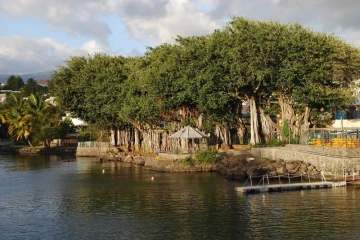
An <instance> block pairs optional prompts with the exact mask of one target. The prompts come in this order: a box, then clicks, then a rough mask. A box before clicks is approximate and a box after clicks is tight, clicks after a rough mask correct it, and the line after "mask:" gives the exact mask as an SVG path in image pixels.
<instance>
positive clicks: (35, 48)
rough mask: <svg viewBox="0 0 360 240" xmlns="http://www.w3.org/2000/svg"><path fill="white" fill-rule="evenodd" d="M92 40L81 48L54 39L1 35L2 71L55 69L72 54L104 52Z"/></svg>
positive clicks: (99, 45) (24, 71) (0, 56)
mask: <svg viewBox="0 0 360 240" xmlns="http://www.w3.org/2000/svg"><path fill="white" fill-rule="evenodd" d="M103 49H104V48H103V47H102V46H101V44H99V43H97V42H96V41H94V40H92V41H89V42H86V43H84V44H83V46H82V47H81V48H71V47H69V46H67V45H65V44H63V43H60V42H58V41H56V40H54V39H50V38H45V39H36V40H30V39H26V38H24V37H19V36H9V37H0V62H1V65H0V73H1V74H6V73H28V72H38V71H48V70H54V69H56V67H57V66H59V65H62V64H63V62H64V60H65V59H67V58H69V57H70V56H79V55H88V54H93V53H94V52H102V50H103Z"/></svg>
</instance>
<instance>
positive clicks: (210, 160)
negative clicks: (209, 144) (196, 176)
mask: <svg viewBox="0 0 360 240" xmlns="http://www.w3.org/2000/svg"><path fill="white" fill-rule="evenodd" d="M219 158H220V154H219V152H218V151H217V150H211V149H208V150H203V151H200V152H198V154H196V156H195V161H196V163H198V164H215V163H216V162H217V161H218V160H219Z"/></svg>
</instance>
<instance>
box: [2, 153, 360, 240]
mask: <svg viewBox="0 0 360 240" xmlns="http://www.w3.org/2000/svg"><path fill="white" fill-rule="evenodd" d="M69 159H71V160H73V161H72V162H63V161H64V160H69ZM103 169H104V170H105V172H104V173H103V171H102V170H103ZM151 177H154V179H155V180H154V181H151ZM241 185H242V184H241V183H238V182H233V181H227V180H226V179H224V177H223V176H221V175H218V174H216V173H192V174H189V173H187V174H186V173H159V172H152V171H148V170H145V169H143V168H142V167H140V166H135V165H131V164H127V163H103V164H100V163H98V162H96V161H95V159H92V158H77V159H74V158H72V157H57V156H31V157H30V156H12V155H0V239H77V240H80V239H360V189H357V188H354V187H347V188H337V189H324V190H323V189H321V190H304V191H294V192H282V193H271V194H269V193H265V194H253V195H243V194H240V193H237V192H235V191H234V187H236V186H241Z"/></svg>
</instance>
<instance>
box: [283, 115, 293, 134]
mask: <svg viewBox="0 0 360 240" xmlns="http://www.w3.org/2000/svg"><path fill="white" fill-rule="evenodd" d="M282 132H283V135H284V136H285V137H286V138H289V137H290V136H291V134H292V131H291V129H290V126H289V120H288V119H285V120H284V123H283V128H282Z"/></svg>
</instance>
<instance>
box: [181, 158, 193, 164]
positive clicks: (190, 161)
mask: <svg viewBox="0 0 360 240" xmlns="http://www.w3.org/2000/svg"><path fill="white" fill-rule="evenodd" d="M183 164H184V165H185V166H192V165H194V161H193V160H192V158H191V157H186V158H184V160H183Z"/></svg>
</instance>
